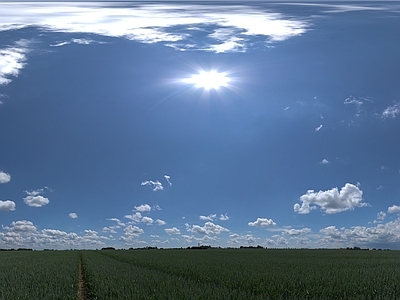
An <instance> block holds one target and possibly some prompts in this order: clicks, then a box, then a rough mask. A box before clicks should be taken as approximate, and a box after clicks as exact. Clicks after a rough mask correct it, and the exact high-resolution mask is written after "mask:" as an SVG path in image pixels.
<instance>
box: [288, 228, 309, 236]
mask: <svg viewBox="0 0 400 300" xmlns="http://www.w3.org/2000/svg"><path fill="white" fill-rule="evenodd" d="M310 232H311V229H310V228H307V227H305V228H302V229H285V230H284V231H283V233H284V234H287V235H290V236H296V235H301V234H306V233H310Z"/></svg>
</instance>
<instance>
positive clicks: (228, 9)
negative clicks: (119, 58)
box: [0, 2, 309, 52]
mask: <svg viewBox="0 0 400 300" xmlns="http://www.w3.org/2000/svg"><path fill="white" fill-rule="evenodd" d="M186 25H191V30H189V31H187V30H181V31H180V29H179V28H180V27H185V26H186ZM27 26H37V27H40V28H42V30H49V31H57V32H68V33H93V34H97V35H102V36H111V37H123V38H126V39H130V40H137V41H140V42H142V43H156V42H165V43H168V44H169V45H170V46H172V47H174V48H176V49H181V50H205V51H217V52H228V51H244V50H245V49H247V48H248V47H250V46H251V45H252V44H253V42H254V40H255V39H257V38H258V39H259V38H260V37H263V38H264V41H267V42H279V41H284V40H286V39H289V38H291V37H294V36H298V35H301V34H303V33H305V32H306V31H307V29H308V27H309V24H308V21H306V20H304V19H300V18H299V19H297V20H296V19H294V18H293V17H292V16H291V17H286V16H284V15H282V14H279V13H271V12H268V11H262V10H260V9H259V8H258V7H251V6H245V5H224V6H223V7H219V6H218V5H215V4H213V5H207V4H202V5H194V4H190V5H189V4H183V3H181V4H165V3H162V4H161V3H158V4H139V3H137V4H135V5H132V6H131V7H128V6H124V7H119V6H117V5H115V6H113V5H109V4H106V3H100V2H99V3H93V2H92V3H90V5H89V4H87V3H79V2H77V3H71V2H64V3H61V2H58V3H56V4H54V5H51V6H50V5H48V4H45V3H33V2H32V3H22V2H21V3H18V2H17V3H15V2H14V3H2V16H1V18H0V31H1V30H9V29H16V28H23V27H27ZM204 28H207V29H208V30H211V31H212V32H211V33H209V34H208V36H207V43H206V44H205V43H204V42H200V41H198V40H197V39H196V36H197V34H198V33H199V32H202V31H203V32H204ZM75 40H78V41H79V43H82V44H87V43H88V41H86V40H82V39H75ZM60 44H61V43H58V45H60Z"/></svg>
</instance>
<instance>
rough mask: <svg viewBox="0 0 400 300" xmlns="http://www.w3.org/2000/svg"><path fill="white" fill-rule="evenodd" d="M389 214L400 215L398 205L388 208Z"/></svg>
mask: <svg viewBox="0 0 400 300" xmlns="http://www.w3.org/2000/svg"><path fill="white" fill-rule="evenodd" d="M387 212H388V213H389V214H395V213H400V206H398V205H392V206H390V207H388V210H387Z"/></svg>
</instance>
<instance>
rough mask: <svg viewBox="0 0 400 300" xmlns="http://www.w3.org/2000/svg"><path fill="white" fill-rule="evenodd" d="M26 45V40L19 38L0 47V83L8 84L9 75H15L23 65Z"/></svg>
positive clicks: (24, 63) (27, 43) (26, 51)
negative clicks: (10, 44)
mask: <svg viewBox="0 0 400 300" xmlns="http://www.w3.org/2000/svg"><path fill="white" fill-rule="evenodd" d="M0 16H1V13H0ZM0 23H1V21H0ZM28 46H29V41H28V40H19V41H17V42H15V44H14V45H12V46H9V47H7V48H4V49H0V85H2V84H3V85H6V84H9V83H10V82H11V79H10V77H17V76H18V74H19V72H20V71H21V70H22V69H23V68H24V67H25V65H26V53H28V52H29V49H28Z"/></svg>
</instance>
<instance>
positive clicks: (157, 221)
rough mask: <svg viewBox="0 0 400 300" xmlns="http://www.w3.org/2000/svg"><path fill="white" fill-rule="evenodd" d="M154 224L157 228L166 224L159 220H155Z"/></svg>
mask: <svg viewBox="0 0 400 300" xmlns="http://www.w3.org/2000/svg"><path fill="white" fill-rule="evenodd" d="M155 223H156V224H157V225H159V226H162V225H165V224H167V222H165V221H163V220H160V219H157V220H156V222H155Z"/></svg>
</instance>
